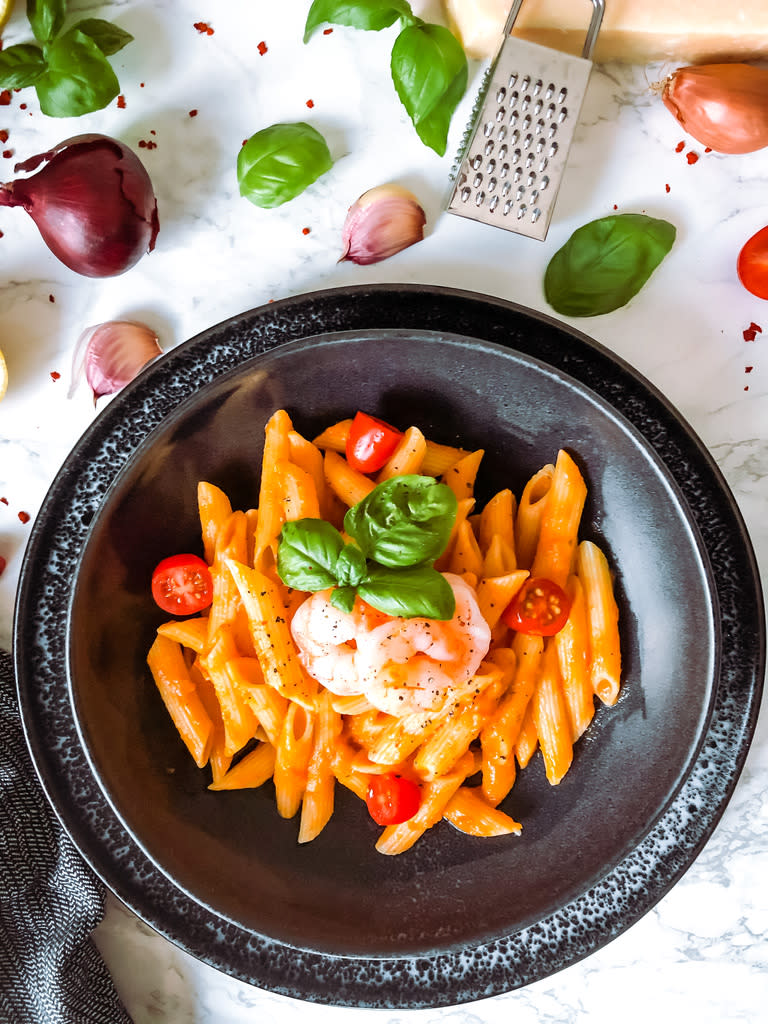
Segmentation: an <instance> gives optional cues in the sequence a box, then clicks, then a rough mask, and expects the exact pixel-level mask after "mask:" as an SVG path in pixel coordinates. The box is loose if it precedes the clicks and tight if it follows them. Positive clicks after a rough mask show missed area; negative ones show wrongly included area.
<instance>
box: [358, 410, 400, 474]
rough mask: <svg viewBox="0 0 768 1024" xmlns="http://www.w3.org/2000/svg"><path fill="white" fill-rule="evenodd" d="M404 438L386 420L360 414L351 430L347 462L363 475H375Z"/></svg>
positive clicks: (363, 413)
mask: <svg viewBox="0 0 768 1024" xmlns="http://www.w3.org/2000/svg"><path fill="white" fill-rule="evenodd" d="M402 436H403V435H402V433H401V432H400V431H399V430H396V429H395V427H392V426H390V425H389V423H385V422H384V420H378V419H376V417H375V416H369V415H368V413H365V412H358V413H356V415H355V418H354V419H353V420H352V426H351V427H350V428H349V437H348V438H347V451H346V456H347V462H348V463H349V464H350V466H352V467H353V469H357V470H359V471H360V472H361V473H375V472H376V471H377V470H379V469H381V467H382V466H383V465H384V463H385V462H386V461H387V459H388V458H389V457H390V455H391V454H392V452H393V451H394V450H395V448H397V446H398V445H399V444H400V440H401V438H402Z"/></svg>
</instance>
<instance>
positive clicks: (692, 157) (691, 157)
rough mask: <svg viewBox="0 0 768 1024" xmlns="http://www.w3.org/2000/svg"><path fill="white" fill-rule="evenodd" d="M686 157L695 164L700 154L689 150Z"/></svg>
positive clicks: (690, 162)
mask: <svg viewBox="0 0 768 1024" xmlns="http://www.w3.org/2000/svg"><path fill="white" fill-rule="evenodd" d="M685 159H686V160H687V161H688V163H689V164H695V163H696V161H697V160H698V159H699V154H698V153H694V152H693V151H692V150H689V151H688V152H687V153H686V154H685Z"/></svg>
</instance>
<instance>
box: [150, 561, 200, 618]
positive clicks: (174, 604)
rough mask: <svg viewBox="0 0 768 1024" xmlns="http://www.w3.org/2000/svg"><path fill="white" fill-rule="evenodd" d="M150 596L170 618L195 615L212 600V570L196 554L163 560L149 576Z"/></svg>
mask: <svg viewBox="0 0 768 1024" xmlns="http://www.w3.org/2000/svg"><path fill="white" fill-rule="evenodd" d="M152 597H153V598H154V599H155V603H156V604H157V605H158V606H159V607H160V608H162V609H163V611H164V612H168V613H169V614H170V615H194V614H195V613H196V612H201V611H202V610H203V609H204V608H207V607H208V605H209V604H210V603H211V601H212V600H213V578H212V576H211V570H210V569H209V568H208V564H207V562H205V561H204V560H203V559H202V558H200V557H199V556H198V555H192V554H180V555H171V556H170V557H169V558H164V559H163V560H162V561H161V562H159V563H158V565H157V566H156V567H155V571H154V572H153V573H152Z"/></svg>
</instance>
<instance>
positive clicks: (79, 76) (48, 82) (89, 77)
mask: <svg viewBox="0 0 768 1024" xmlns="http://www.w3.org/2000/svg"><path fill="white" fill-rule="evenodd" d="M47 53H48V70H47V71H46V72H45V74H44V75H42V76H41V77H40V78H39V79H38V80H37V82H35V89H36V91H37V95H38V98H39V100H40V109H41V110H42V112H43V113H44V114H47V115H48V116H49V117H78V116H79V115H80V114H90V113H92V112H93V111H94V110H101V109H102V108H103V107H106V105H107V104H108V103H110V102H111V101H112V100H113V99H114V98H115V96H117V94H118V93H119V92H120V83H119V82H118V80H117V76H116V75H115V72H114V71H113V70H112V68H111V66H110V64H109V61H108V60H107V58H106V57H105V56H104V54H103V53H102V52H101V50H100V49H99V48H98V46H97V45H96V43H94V41H93V40H92V39H91V38H90V37H89V36H87V35H85V33H84V32H80V31H79V30H78V29H70V31H69V32H66V33H65V34H64V35H63V36H59V38H58V39H56V40H54V42H53V43H51V45H50V46H49V47H48V51H47Z"/></svg>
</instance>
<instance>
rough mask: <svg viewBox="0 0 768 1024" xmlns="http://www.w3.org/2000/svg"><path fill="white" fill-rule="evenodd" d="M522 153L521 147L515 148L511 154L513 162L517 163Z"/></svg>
mask: <svg viewBox="0 0 768 1024" xmlns="http://www.w3.org/2000/svg"><path fill="white" fill-rule="evenodd" d="M522 155H523V151H522V149H516V150H515V152H514V153H513V154H512V159H513V160H514V162H515V163H517V162H518V161H519V160H520V158H521V157H522Z"/></svg>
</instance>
